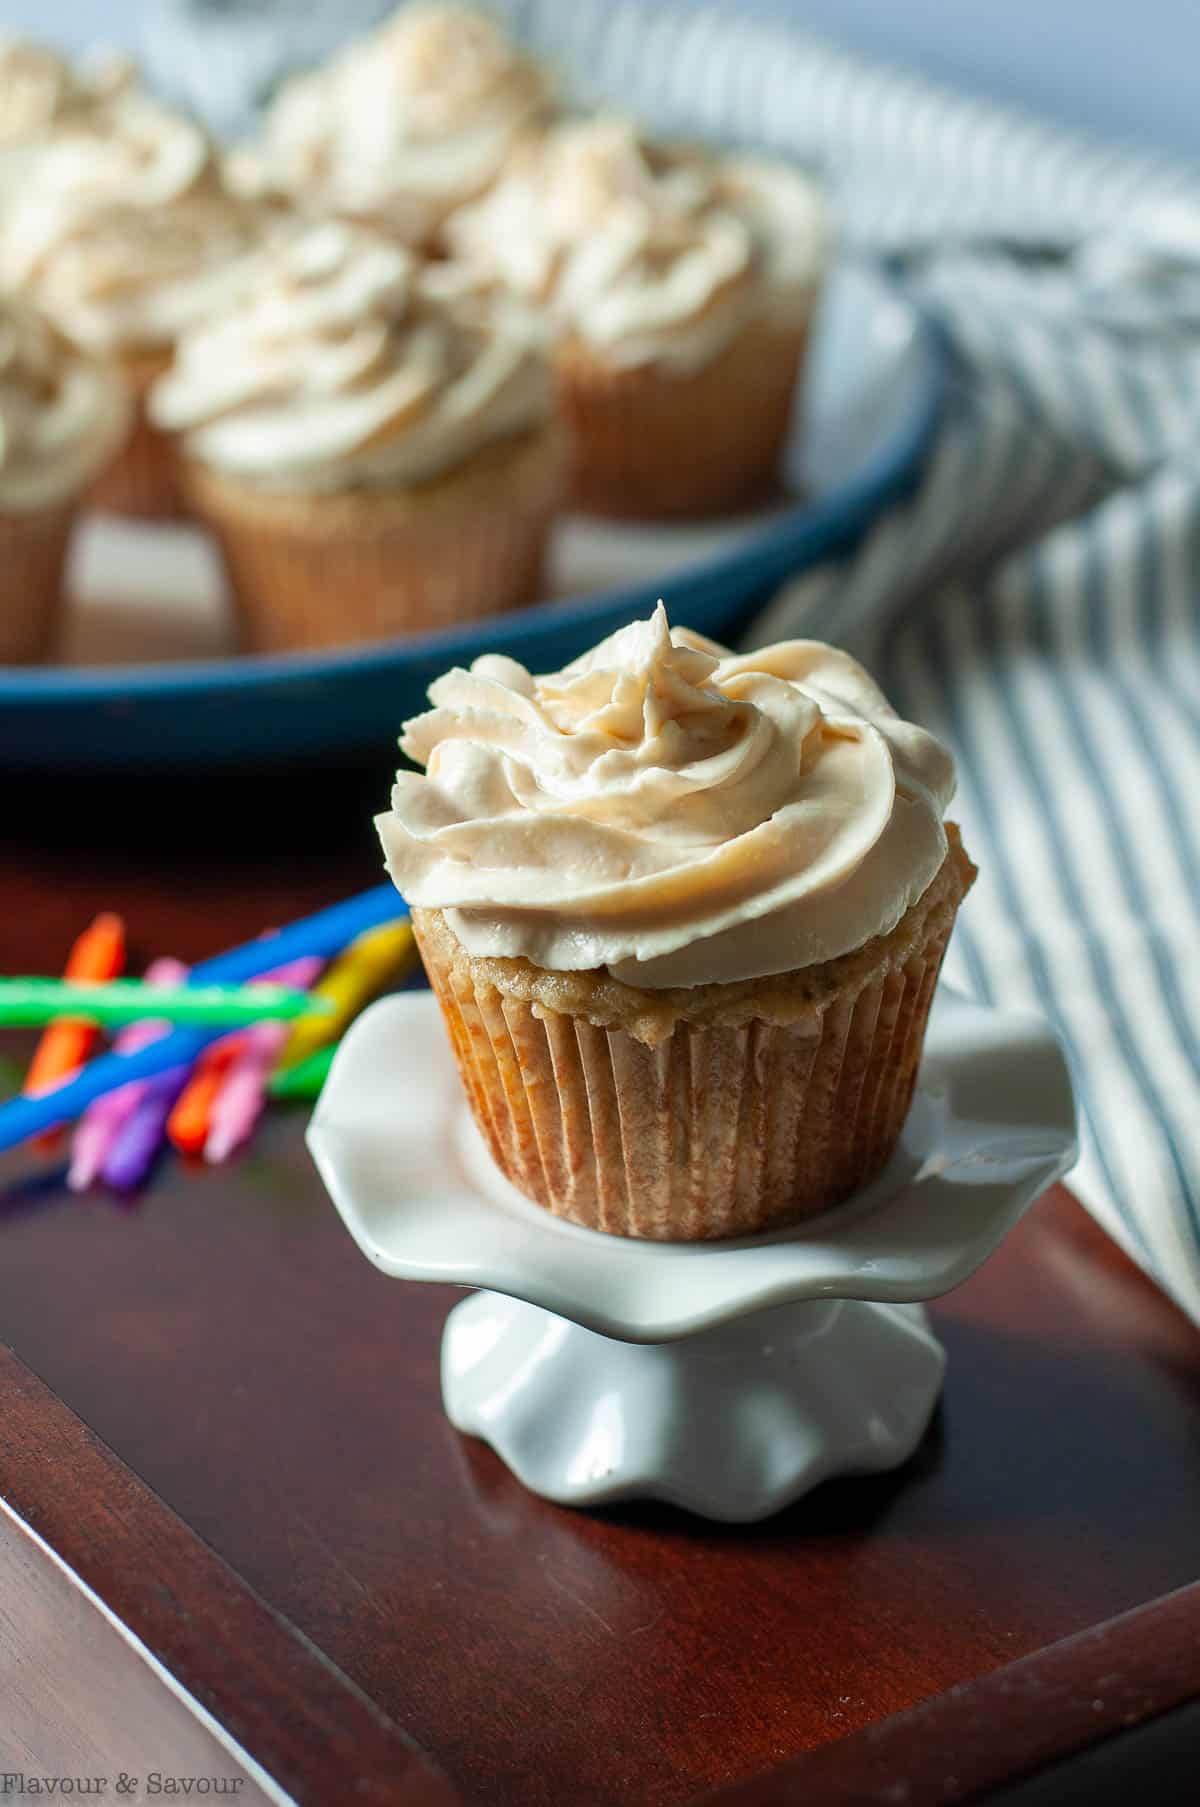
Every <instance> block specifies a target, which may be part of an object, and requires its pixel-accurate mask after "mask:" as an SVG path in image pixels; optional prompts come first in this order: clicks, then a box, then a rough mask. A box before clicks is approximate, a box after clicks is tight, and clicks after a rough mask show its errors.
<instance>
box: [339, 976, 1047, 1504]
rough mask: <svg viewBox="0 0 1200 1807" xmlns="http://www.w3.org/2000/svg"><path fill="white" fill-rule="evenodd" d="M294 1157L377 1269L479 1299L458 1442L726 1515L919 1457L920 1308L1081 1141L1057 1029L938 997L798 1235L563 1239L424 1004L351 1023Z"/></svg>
mask: <svg viewBox="0 0 1200 1807" xmlns="http://www.w3.org/2000/svg"><path fill="white" fill-rule="evenodd" d="M308 1141H309V1147H310V1148H311V1150H312V1154H313V1157H314V1159H315V1160H316V1163H317V1166H318V1168H319V1169H320V1172H321V1175H322V1177H323V1179H324V1181H325V1183H326V1185H327V1186H328V1188H329V1191H330V1193H331V1195H332V1197H333V1200H334V1203H335V1204H336V1205H337V1208H338V1210H339V1211H340V1213H341V1215H342V1217H343V1219H344V1221H345V1223H346V1226H347V1228H348V1229H349V1231H350V1233H351V1235H352V1236H353V1237H354V1239H355V1241H356V1242H357V1243H358V1245H359V1247H360V1248H361V1250H362V1251H363V1253H364V1254H365V1255H366V1256H367V1257H368V1259H369V1260H371V1261H373V1262H374V1263H375V1264H376V1266H378V1267H380V1268H381V1269H382V1270H383V1271H384V1272H385V1273H387V1274H392V1275H395V1276H397V1277H398V1278H401V1279H407V1280H436V1281H448V1282H453V1283H456V1284H459V1285H464V1286H470V1287H475V1288H478V1289H480V1290H478V1291H476V1292H475V1293H474V1294H473V1295H472V1296H471V1297H470V1298H468V1299H465V1300H463V1301H462V1302H461V1303H460V1304H458V1305H456V1306H455V1307H454V1309H453V1310H452V1311H451V1313H450V1316H449V1318H448V1320H447V1323H446V1329H445V1334H444V1337H443V1343H442V1392H443V1398H444V1401H445V1406H446V1411H447V1414H448V1416H449V1418H450V1420H451V1422H452V1423H453V1424H454V1425H455V1426H456V1427H457V1428H458V1429H459V1430H461V1431H465V1432H468V1433H470V1434H472V1435H474V1436H478V1437H482V1438H484V1439H485V1440H486V1441H487V1442H488V1443H490V1444H492V1445H493V1447H494V1448H495V1449H496V1450H497V1451H498V1453H499V1454H500V1455H501V1456H502V1457H503V1459H504V1461H505V1462H506V1463H507V1464H508V1466H509V1467H510V1468H511V1469H512V1470H513V1472H514V1473H515V1474H516V1475H518V1476H519V1477H520V1479H521V1480H522V1481H523V1482H524V1483H525V1485H526V1486H527V1487H530V1488H532V1489H533V1490H534V1491H535V1492H536V1493H540V1494H543V1495H545V1497H546V1498H548V1499H552V1500H557V1501H560V1502H562V1503H563V1504H568V1505H574V1506H593V1505H601V1504H608V1503H611V1502H615V1501H618V1500H629V1499H657V1500H666V1501H670V1502H672V1503H674V1504H676V1505H678V1506H682V1507H685V1508H687V1509H688V1510H690V1511H692V1512H696V1513H700V1514H702V1515H703V1516H704V1517H707V1518H713V1519H722V1520H728V1521H749V1520H753V1519H759V1518H765V1517H767V1516H768V1515H769V1514H771V1513H773V1512H777V1511H778V1510H779V1509H780V1508H781V1507H783V1506H785V1505H786V1504H788V1503H789V1502H790V1501H792V1500H795V1499H797V1498H799V1497H800V1495H802V1494H804V1493H807V1492H808V1491H809V1490H810V1489H811V1488H813V1487H815V1486H817V1485H818V1483H819V1482H821V1481H823V1480H825V1479H827V1478H828V1477H830V1476H831V1475H835V1474H866V1473H873V1472H877V1471H879V1470H882V1469H888V1468H894V1467H896V1466H898V1465H899V1464H900V1463H902V1462H904V1461H905V1460H906V1459H907V1458H908V1457H909V1456H910V1455H911V1454H912V1452H913V1451H914V1449H915V1448H916V1446H917V1444H918V1443H919V1442H920V1440H921V1438H922V1436H923V1435H924V1432H925V1430H926V1427H927V1425H928V1423H929V1420H930V1417H931V1415H932V1412H933V1409H934V1407H935V1405H936V1403H937V1399H938V1395H939V1393H940V1391H941V1385H942V1377H943V1374H944V1370H945V1352H944V1351H943V1349H942V1346H941V1344H940V1343H939V1342H938V1341H937V1338H936V1337H935V1336H934V1335H933V1333H932V1331H931V1329H930V1327H929V1321H928V1318H927V1316H926V1314H925V1311H924V1309H923V1307H922V1305H921V1303H920V1301H922V1300H926V1299H931V1298H935V1297H937V1296H938V1295H939V1294H942V1293H945V1292H947V1291H949V1290H950V1288H952V1287H954V1286H957V1285H958V1284H959V1283H960V1282H961V1281H963V1280H965V1279H966V1278H967V1276H968V1275H969V1274H971V1273H972V1272H973V1271H974V1270H975V1269H976V1268H977V1267H978V1266H979V1265H980V1263H981V1262H983V1261H984V1260H985V1259H986V1258H987V1256H988V1255H989V1254H991V1252H992V1250H993V1249H994V1248H995V1247H996V1246H997V1244H998V1243H999V1242H1000V1240H1001V1238H1002V1237H1003V1236H1004V1235H1005V1234H1006V1233H1007V1232H1008V1230H1009V1229H1011V1227H1012V1225H1013V1224H1014V1223H1015V1222H1016V1220H1017V1218H1018V1217H1019V1216H1020V1215H1021V1213H1022V1212H1023V1211H1024V1210H1025V1208H1026V1207H1027V1206H1028V1205H1029V1204H1031V1203H1032V1202H1033V1200H1034V1199H1035V1198H1037V1197H1038V1196H1039V1194H1040V1193H1041V1192H1042V1191H1044V1190H1045V1188H1046V1187H1047V1186H1048V1185H1050V1184H1051V1182H1052V1181H1054V1180H1055V1179H1058V1178H1060V1177H1061V1176H1062V1174H1064V1173H1065V1172H1066V1171H1067V1169H1068V1168H1069V1167H1070V1166H1071V1165H1072V1163H1073V1161H1074V1158H1075V1146H1076V1143H1075V1109H1074V1102H1073V1098H1072V1093H1071V1084H1070V1079H1069V1075H1068V1072H1067V1067H1066V1062H1065V1060H1064V1058H1063V1055H1062V1052H1061V1049H1060V1048H1059V1046H1058V1043H1057V1042H1056V1040H1055V1038H1054V1036H1053V1035H1052V1033H1051V1032H1050V1030H1049V1029H1048V1028H1047V1026H1046V1025H1045V1024H1044V1023H1043V1022H1041V1021H1040V1020H1039V1019H1037V1018H1033V1017H1029V1016H1024V1015H1015V1014H1011V1013H1008V1012H1001V1011H996V1010H991V1009H986V1008H984V1007H982V1006H979V1005H976V1004H972V1003H970V1002H968V1001H967V1000H966V999H964V998H962V997H960V996H958V995H957V994H956V993H954V992H952V991H950V990H949V989H948V988H946V987H945V986H943V987H942V988H941V989H940V990H939V993H938V996H937V999H936V1002H935V1005H934V1009H933V1014H932V1018H931V1021H930V1026H929V1033H928V1037H927V1040H926V1047H925V1057H924V1061H923V1063H922V1067H921V1076H920V1082H919V1085H918V1089H917V1095H916V1098H915V1100H914V1104H913V1109H912V1112H911V1114H910V1117H909V1121H908V1124H907V1127H906V1129H905V1133H904V1137H903V1139H902V1143H901V1146H900V1148H899V1149H898V1150H897V1152H896V1155H895V1157H894V1158H893V1160H892V1162H891V1164H890V1165H889V1167H888V1169H887V1171H886V1172H885V1173H884V1174H883V1175H882V1176H881V1178H880V1179H879V1180H877V1181H876V1182H875V1183H874V1184H873V1185H872V1186H870V1187H869V1188H868V1189H867V1190H866V1191H864V1192H863V1193H861V1194H860V1195H859V1196H858V1197H857V1198H855V1199H853V1200H851V1201H850V1202H849V1203H848V1204H847V1205H844V1206H842V1207H841V1208H840V1209H839V1210H837V1211H835V1212H831V1213H829V1214H828V1215H826V1216H825V1217H822V1218H821V1219H819V1220H818V1221H817V1222H815V1223H814V1224H812V1225H810V1226H809V1227H807V1228H801V1229H792V1230H785V1231H778V1232H775V1233H772V1234H768V1235H765V1236H756V1237H747V1238H744V1239H741V1240H738V1241H733V1242H718V1243H701V1244H684V1243H651V1242H637V1241H630V1240H627V1239H625V1238H621V1237H612V1236H603V1235H600V1234H598V1233H597V1232H595V1231H591V1230H584V1229H579V1228H577V1227H576V1226H574V1225H572V1224H564V1223H560V1222H559V1221H558V1220H557V1219H555V1218H553V1217H551V1216H550V1215H549V1213H547V1212H545V1211H543V1210H541V1209H540V1208H539V1207H538V1206H536V1205H532V1204H530V1203H529V1202H528V1201H527V1200H526V1199H525V1198H523V1197H522V1196H521V1195H520V1194H519V1193H517V1192H516V1191H515V1190H514V1189H513V1188H512V1187H511V1186H510V1185H509V1184H508V1182H507V1181H506V1180H505V1179H504V1178H503V1177H502V1176H501V1175H500V1174H499V1173H498V1172H497V1170H496V1168H495V1166H494V1165H493V1163H492V1161H491V1157H490V1156H489V1155H488V1153H487V1151H486V1149H485V1147H484V1145H483V1142H482V1140H481V1139H480V1137H479V1135H478V1133H477V1132H476V1130H475V1128H474V1125H473V1124H472V1122H471V1120H470V1117H469V1115H468V1113H467V1110H466V1106H465V1103H464V1102H463V1098H462V1092H461V1088H460V1086H459V1082H458V1077H457V1073H456V1071H455V1067H454V1061H453V1056H452V1054H451V1052H450V1048H449V1045H448V1043H447V1041H446V1037H445V1034H444V1032H443V1030H442V1026H441V1019H440V1016H439V1014H438V1010H437V1006H436V1004H435V1002H434V1000H433V998H432V996H431V995H430V994H429V993H428V992H408V993H404V994H401V995H399V996H396V997H391V998H386V999H384V1000H383V1001H381V1002H380V1003H378V1004H376V1005H375V1006H374V1007H373V1008H372V1009H371V1010H369V1011H367V1012H366V1014H365V1015H364V1016H363V1017H361V1018H360V1019H359V1021H358V1022H357V1023H356V1024H355V1025H354V1027H353V1029H352V1030H351V1031H350V1033H349V1035H348V1036H347V1037H346V1040H345V1042H344V1044H343V1046H342V1047H341V1049H340V1050H339V1052H338V1055H337V1058H336V1060H335V1062H334V1065H333V1069H332V1071H331V1073H330V1076H329V1079H328V1081H327V1083H326V1086H325V1089H324V1091H323V1093H322V1095H321V1098H320V1101H319V1103H318V1105H317V1108H316V1111H315V1112H314V1115H313V1119H312V1122H311V1124H310V1126H309V1131H308Z"/></svg>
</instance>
